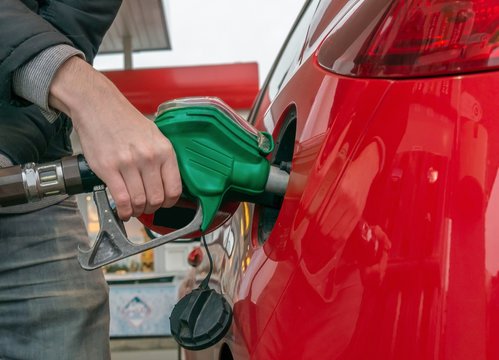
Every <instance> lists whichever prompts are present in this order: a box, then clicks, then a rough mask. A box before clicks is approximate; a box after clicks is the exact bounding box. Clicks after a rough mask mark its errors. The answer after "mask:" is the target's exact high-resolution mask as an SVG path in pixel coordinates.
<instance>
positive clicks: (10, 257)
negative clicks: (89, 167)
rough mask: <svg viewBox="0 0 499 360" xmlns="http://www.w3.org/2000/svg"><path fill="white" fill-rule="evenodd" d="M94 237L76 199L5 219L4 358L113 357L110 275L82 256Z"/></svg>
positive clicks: (0, 310)
mask: <svg viewBox="0 0 499 360" xmlns="http://www.w3.org/2000/svg"><path fill="white" fill-rule="evenodd" d="M88 241H89V240H88V236H87V232H86V229H85V227H84V224H83V221H82V217H81V214H80V212H79V210H78V207H77V205H76V201H75V199H74V198H69V199H66V200H63V201H62V202H60V203H58V204H56V205H52V206H50V207H47V208H44V209H42V210H38V211H34V212H30V213H25V214H19V215H0V246H1V248H0V359H23V360H29V359H37V360H40V359H42V360H52V359H53V360H60V359H68V360H69V359H71V360H76V359H85V360H87V359H92V360H100V359H109V358H110V351H109V300H108V299H109V298H108V294H109V292H108V287H107V284H106V282H105V279H104V276H103V273H102V271H100V270H94V271H85V270H83V269H82V268H81V267H80V265H79V263H78V260H77V258H76V254H77V248H78V245H81V246H83V247H85V248H86V247H88Z"/></svg>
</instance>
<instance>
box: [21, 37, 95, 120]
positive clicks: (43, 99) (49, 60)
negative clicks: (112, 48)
mask: <svg viewBox="0 0 499 360" xmlns="http://www.w3.org/2000/svg"><path fill="white" fill-rule="evenodd" d="M72 56H80V57H81V58H85V56H84V55H83V52H81V51H80V50H77V49H75V48H74V47H72V46H69V45H66V44H61V45H56V46H53V47H50V48H47V49H45V50H43V51H42V52H40V53H39V54H38V55H37V56H35V57H34V58H33V59H31V60H30V61H28V62H27V63H26V64H24V65H23V66H21V67H20V68H18V69H17V70H16V71H15V72H14V74H13V78H12V80H13V83H12V87H13V91H14V93H15V94H16V95H17V96H20V97H22V98H23V99H26V100H28V101H30V102H32V103H34V104H36V105H38V106H39V107H40V109H41V111H42V113H43V115H44V116H45V118H46V119H47V120H48V121H49V122H53V121H55V119H57V117H58V116H59V113H58V112H57V111H55V110H53V109H52V108H50V107H49V104H48V97H49V87H50V83H51V82H52V79H53V78H54V75H55V73H56V72H57V70H58V69H59V67H60V66H61V65H62V64H63V63H64V62H65V61H66V60H68V59H69V58H70V57H72Z"/></svg>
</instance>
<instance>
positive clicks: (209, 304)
mask: <svg viewBox="0 0 499 360" xmlns="http://www.w3.org/2000/svg"><path fill="white" fill-rule="evenodd" d="M231 322H232V309H231V307H230V305H229V303H228V302H227V300H225V298H224V297H223V295H221V294H219V293H217V292H216V291H215V290H213V289H208V288H205V289H203V288H197V289H195V290H193V291H192V292H191V293H189V294H187V295H185V296H184V297H183V298H182V299H180V301H179V302H178V303H177V304H176V305H175V307H174V308H173V311H172V313H171V315H170V329H171V333H172V336H173V337H174V338H175V340H176V341H177V343H178V344H179V345H180V346H182V347H183V348H185V349H188V350H202V349H206V348H208V347H210V346H212V345H215V344H216V343H217V342H219V341H220V340H221V339H222V338H223V337H224V336H225V334H226V333H227V331H228V330H229V328H230V325H231Z"/></svg>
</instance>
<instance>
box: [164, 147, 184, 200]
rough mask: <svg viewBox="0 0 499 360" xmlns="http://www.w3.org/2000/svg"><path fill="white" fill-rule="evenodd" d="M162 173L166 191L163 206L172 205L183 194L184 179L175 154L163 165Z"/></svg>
mask: <svg viewBox="0 0 499 360" xmlns="http://www.w3.org/2000/svg"><path fill="white" fill-rule="evenodd" d="M161 175H162V179H163V188H164V192H165V197H164V199H163V204H162V206H163V207H172V206H173V205H175V203H176V202H177V201H178V199H179V197H180V195H181V194H182V180H181V179H180V173H179V169H178V165H177V158H176V156H175V154H173V156H170V158H169V159H168V161H167V162H166V163H164V164H163V165H162V166H161Z"/></svg>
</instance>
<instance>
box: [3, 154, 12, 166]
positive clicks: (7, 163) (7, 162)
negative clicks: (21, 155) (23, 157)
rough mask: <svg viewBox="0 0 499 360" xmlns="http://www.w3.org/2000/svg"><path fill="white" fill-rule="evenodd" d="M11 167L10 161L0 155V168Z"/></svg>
mask: <svg viewBox="0 0 499 360" xmlns="http://www.w3.org/2000/svg"><path fill="white" fill-rule="evenodd" d="M12 165H13V164H12V161H11V160H10V159H9V158H8V157H7V156H5V155H4V154H0V168H3V167H8V166H12Z"/></svg>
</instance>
